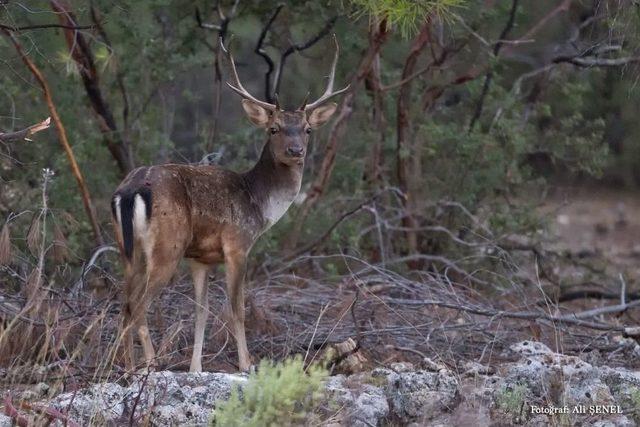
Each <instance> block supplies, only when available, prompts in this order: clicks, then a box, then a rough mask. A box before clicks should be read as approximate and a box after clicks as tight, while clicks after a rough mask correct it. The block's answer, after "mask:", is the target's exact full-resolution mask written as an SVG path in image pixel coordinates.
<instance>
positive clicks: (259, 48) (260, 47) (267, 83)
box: [254, 4, 284, 103]
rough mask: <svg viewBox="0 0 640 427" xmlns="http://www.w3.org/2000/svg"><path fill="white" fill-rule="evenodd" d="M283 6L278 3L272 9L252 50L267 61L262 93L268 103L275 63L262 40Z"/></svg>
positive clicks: (270, 95)
mask: <svg viewBox="0 0 640 427" xmlns="http://www.w3.org/2000/svg"><path fill="white" fill-rule="evenodd" d="M283 7H284V4H279V5H278V6H276V8H275V9H274V10H273V12H272V13H271V16H270V17H269V19H268V20H267V23H266V24H265V25H264V27H263V28H262V31H261V32H260V36H259V37H258V42H257V43H256V47H255V49H254V52H255V53H257V54H258V55H260V56H261V57H262V58H263V59H264V61H265V62H266V63H267V72H266V73H265V75H264V95H265V101H267V102H269V103H273V101H274V98H273V92H272V91H271V73H273V70H274V68H275V65H274V63H273V59H271V57H270V56H269V55H268V54H267V52H266V51H265V50H264V41H265V39H266V37H267V33H268V32H269V28H271V25H272V24H273V21H275V20H276V17H277V16H278V14H279V13H280V11H281V10H282V8H283Z"/></svg>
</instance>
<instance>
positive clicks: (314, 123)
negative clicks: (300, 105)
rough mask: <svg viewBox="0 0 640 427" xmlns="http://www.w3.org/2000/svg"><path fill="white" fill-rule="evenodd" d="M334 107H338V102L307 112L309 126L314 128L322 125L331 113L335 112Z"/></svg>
mask: <svg viewBox="0 0 640 427" xmlns="http://www.w3.org/2000/svg"><path fill="white" fill-rule="evenodd" d="M336 108H338V104H336V103H335V102H332V103H330V104H326V105H322V106H320V107H318V108H316V109H315V110H313V111H312V112H311V114H309V118H308V119H307V121H308V122H309V126H311V127H312V128H314V129H315V128H317V127H320V126H322V125H323V124H325V123H326V122H327V120H329V119H330V118H331V116H332V115H333V113H335V112H336Z"/></svg>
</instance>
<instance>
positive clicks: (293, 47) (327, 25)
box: [273, 16, 338, 95]
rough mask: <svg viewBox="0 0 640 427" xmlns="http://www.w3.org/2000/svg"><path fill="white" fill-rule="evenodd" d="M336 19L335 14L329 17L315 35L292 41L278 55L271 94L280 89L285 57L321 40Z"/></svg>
mask: <svg viewBox="0 0 640 427" xmlns="http://www.w3.org/2000/svg"><path fill="white" fill-rule="evenodd" d="M337 19H338V17H337V16H334V17H332V18H330V19H329V20H328V21H327V22H326V23H325V24H324V26H323V27H322V28H321V29H320V30H319V31H318V32H317V33H316V34H315V35H313V36H311V37H310V38H309V39H308V40H307V41H306V42H303V43H298V44H295V43H294V44H292V45H291V46H289V47H288V48H287V49H286V50H285V51H284V52H283V53H282V54H281V55H280V63H279V64H278V69H277V70H276V75H275V76H274V78H273V94H274V95H275V94H277V93H278V92H279V91H280V81H281V80H282V72H283V70H284V65H285V63H286V61H287V57H288V56H289V55H291V54H292V53H294V52H301V51H303V50H306V49H309V48H310V47H311V46H313V45H314V44H316V43H318V42H319V41H320V40H322V39H323V38H324V37H325V36H326V35H327V34H329V31H331V28H333V26H334V25H335V23H336V20H337Z"/></svg>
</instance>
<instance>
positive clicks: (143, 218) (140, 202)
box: [133, 194, 147, 238]
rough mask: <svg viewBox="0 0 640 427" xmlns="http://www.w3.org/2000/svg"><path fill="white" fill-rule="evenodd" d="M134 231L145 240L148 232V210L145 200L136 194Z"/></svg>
mask: <svg viewBox="0 0 640 427" xmlns="http://www.w3.org/2000/svg"><path fill="white" fill-rule="evenodd" d="M133 229H134V230H135V232H136V233H137V234H138V235H139V236H140V237H143V238H144V234H145V232H146V231H147V209H146V205H145V203H144V199H143V198H142V196H141V195H139V194H136V195H135V198H134V199H133Z"/></svg>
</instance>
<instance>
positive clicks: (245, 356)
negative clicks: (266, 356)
mask: <svg viewBox="0 0 640 427" xmlns="http://www.w3.org/2000/svg"><path fill="white" fill-rule="evenodd" d="M224 262H225V268H226V272H227V294H228V296H229V303H230V305H231V322H232V328H233V334H234V336H235V338H236V346H237V347H238V359H239V367H240V370H241V371H248V370H249V368H250V367H251V357H250V356H249V350H248V349H247V339H246V337H245V331H244V274H245V270H246V264H247V253H246V252H244V251H240V250H231V251H225V255H224Z"/></svg>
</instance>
